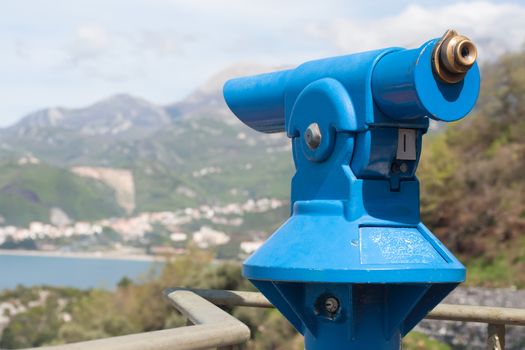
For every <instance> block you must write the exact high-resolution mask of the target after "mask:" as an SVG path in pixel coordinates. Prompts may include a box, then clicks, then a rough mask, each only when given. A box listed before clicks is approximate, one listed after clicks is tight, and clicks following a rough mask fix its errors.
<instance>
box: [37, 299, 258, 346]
mask: <svg viewBox="0 0 525 350" xmlns="http://www.w3.org/2000/svg"><path fill="white" fill-rule="evenodd" d="M165 296H166V297H167V299H168V300H169V301H170V302H171V303H172V304H173V305H174V306H175V308H176V309H177V310H178V311H180V312H181V313H182V314H183V315H184V316H185V317H186V318H187V319H188V320H189V321H191V322H192V323H193V324H194V325H191V326H187V327H180V328H174V329H166V330H162V331H155V332H147V333H140V334H131V335H124V336H120V337H113V338H106V339H98V340H91V341H86V342H81V343H73V344H65V345H58V346H49V347H42V348H38V349H39V350H93V349H97V350H105V349H108V350H168V349H169V350H192V349H210V348H213V349H215V348H219V349H235V348H236V346H237V345H238V344H242V343H245V342H246V341H247V340H248V339H249V338H250V329H249V328H248V327H247V326H246V325H245V324H244V323H242V322H241V321H239V320H237V319H236V318H235V317H233V316H231V315H230V314H228V313H227V312H225V311H223V310H221V309H220V308H218V307H217V306H215V305H214V304H212V303H210V302H209V301H208V300H206V299H204V298H202V297H200V296H199V295H197V294H196V293H193V292H191V291H188V290H175V291H171V292H167V293H165ZM35 349H37V348H35Z"/></svg>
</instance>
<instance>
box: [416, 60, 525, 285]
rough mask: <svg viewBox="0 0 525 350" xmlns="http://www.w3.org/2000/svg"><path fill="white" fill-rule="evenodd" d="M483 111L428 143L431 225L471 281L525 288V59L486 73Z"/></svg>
mask: <svg viewBox="0 0 525 350" xmlns="http://www.w3.org/2000/svg"><path fill="white" fill-rule="evenodd" d="M482 72H483V74H482V86H481V94H480V98H479V101H478V104H477V107H476V110H475V112H474V113H473V114H472V115H471V116H470V117H469V118H466V119H464V121H462V122H459V123H457V124H454V125H451V126H449V127H448V128H447V129H446V130H445V131H444V132H442V133H440V134H438V135H434V136H433V137H430V139H429V140H427V142H426V144H425V146H424V150H423V157H422V161H421V165H420V168H419V172H418V175H419V178H420V181H421V201H422V202H421V207H422V216H423V221H424V222H425V223H426V224H427V225H428V226H429V227H430V228H431V229H432V230H433V231H434V232H435V233H436V234H437V235H438V236H439V237H440V238H441V239H442V240H443V241H444V242H445V244H446V245H447V246H448V247H450V248H451V249H452V250H453V251H454V252H456V253H458V254H459V255H460V256H461V257H462V258H463V261H466V262H467V264H468V267H469V268H470V269H469V272H468V274H469V277H468V278H469V282H470V283H473V284H484V285H492V286H502V285H517V286H520V287H524V286H525V269H523V266H524V264H525V53H519V54H509V55H506V56H504V57H502V58H501V59H500V60H498V61H497V62H495V63H493V64H490V65H487V66H485V67H483V70H482Z"/></svg>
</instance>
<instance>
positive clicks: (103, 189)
mask: <svg viewBox="0 0 525 350" xmlns="http://www.w3.org/2000/svg"><path fill="white" fill-rule="evenodd" d="M0 168H1V169H2V171H1V172H0V215H1V216H2V218H3V220H4V224H10V225H26V224H27V223H28V222H30V221H42V222H49V220H50V210H51V209H52V208H60V209H61V210H62V211H63V212H65V213H66V214H67V215H68V216H69V217H70V218H71V219H77V220H79V219H81V220H95V219H100V218H104V217H107V216H108V215H115V216H118V215H123V211H122V210H121V209H120V208H119V206H118V204H117V202H116V201H115V196H114V194H113V191H112V190H111V189H110V188H108V187H107V186H105V185H103V184H101V183H100V182H98V181H94V180H90V179H86V178H82V177H79V176H76V175H73V174H71V173H70V172H69V171H67V170H64V169H60V168H57V167H53V166H49V165H45V164H25V165H19V164H17V163H13V162H8V163H2V164H0Z"/></svg>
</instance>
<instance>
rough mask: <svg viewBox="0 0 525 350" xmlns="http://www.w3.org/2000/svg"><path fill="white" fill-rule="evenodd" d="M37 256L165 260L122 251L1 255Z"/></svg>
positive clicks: (6, 252) (11, 253)
mask: <svg viewBox="0 0 525 350" xmlns="http://www.w3.org/2000/svg"><path fill="white" fill-rule="evenodd" d="M6 255H8V256H36V257H46V258H71V259H98V260H128V261H147V262H163V261H164V260H165V258H164V257H159V256H153V255H146V254H123V253H120V252H115V251H109V252H53V251H49V252H48V251H41V250H14V249H13V250H12V249H0V256H6Z"/></svg>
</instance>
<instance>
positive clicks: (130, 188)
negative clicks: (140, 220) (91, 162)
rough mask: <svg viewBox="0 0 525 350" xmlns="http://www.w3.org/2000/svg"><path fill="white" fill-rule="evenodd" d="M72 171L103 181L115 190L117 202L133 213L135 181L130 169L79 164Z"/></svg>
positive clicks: (127, 211)
mask: <svg viewBox="0 0 525 350" xmlns="http://www.w3.org/2000/svg"><path fill="white" fill-rule="evenodd" d="M71 172H72V173H74V174H76V175H78V176H82V177H88V178H92V179H95V180H98V181H101V182H102V183H104V184H105V185H107V186H109V187H110V188H112V189H113V190H115V197H116V200H117V203H118V204H119V206H120V207H121V208H122V209H124V210H125V211H126V213H128V214H131V213H132V212H133V210H135V182H134V180H133V173H132V172H131V171H130V170H127V169H115V168H99V167H87V166H77V167H73V168H71Z"/></svg>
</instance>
